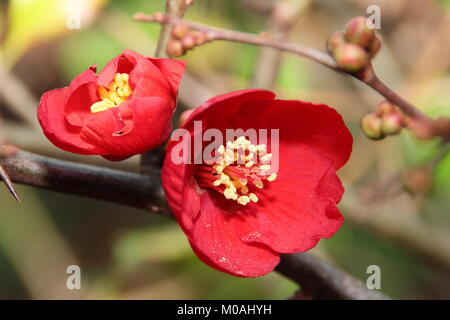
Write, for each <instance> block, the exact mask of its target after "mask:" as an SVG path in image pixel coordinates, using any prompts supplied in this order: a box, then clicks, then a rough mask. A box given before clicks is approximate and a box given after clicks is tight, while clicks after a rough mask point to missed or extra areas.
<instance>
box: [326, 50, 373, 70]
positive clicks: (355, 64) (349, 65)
mask: <svg viewBox="0 0 450 320" xmlns="http://www.w3.org/2000/svg"><path fill="white" fill-rule="evenodd" d="M334 59H335V60H336V62H337V63H338V65H339V66H340V67H341V68H342V69H343V70H344V71H347V72H350V73H356V72H358V71H361V70H362V69H364V68H365V67H366V66H367V65H368V64H369V56H368V55H367V52H366V51H364V49H363V48H361V47H360V46H358V45H356V44H353V43H345V44H342V45H340V46H338V47H337V48H336V50H335V51H334Z"/></svg>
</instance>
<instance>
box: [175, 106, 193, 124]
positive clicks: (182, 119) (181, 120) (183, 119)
mask: <svg viewBox="0 0 450 320" xmlns="http://www.w3.org/2000/svg"><path fill="white" fill-rule="evenodd" d="M193 111H194V110H193V109H189V110H186V111H183V112H182V113H181V114H180V118H179V119H178V126H179V127H182V126H183V125H184V123H185V122H186V120H187V119H188V118H189V116H190V115H191V114H192V112H193Z"/></svg>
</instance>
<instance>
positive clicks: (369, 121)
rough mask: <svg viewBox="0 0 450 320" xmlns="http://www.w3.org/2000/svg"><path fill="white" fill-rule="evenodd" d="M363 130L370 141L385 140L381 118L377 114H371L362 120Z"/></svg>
mask: <svg viewBox="0 0 450 320" xmlns="http://www.w3.org/2000/svg"><path fill="white" fill-rule="evenodd" d="M361 129H362V132H363V133H364V135H365V136H366V137H367V138H369V139H372V140H380V139H383V138H384V134H383V130H382V121H381V118H380V117H378V116H377V114H375V113H369V114H368V115H366V116H365V117H364V118H362V119H361Z"/></svg>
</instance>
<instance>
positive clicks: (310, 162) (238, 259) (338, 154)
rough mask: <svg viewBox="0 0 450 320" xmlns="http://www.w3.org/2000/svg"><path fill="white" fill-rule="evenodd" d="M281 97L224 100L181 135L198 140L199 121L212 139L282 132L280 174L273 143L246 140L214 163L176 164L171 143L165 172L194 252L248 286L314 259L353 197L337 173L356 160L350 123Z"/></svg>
mask: <svg viewBox="0 0 450 320" xmlns="http://www.w3.org/2000/svg"><path fill="white" fill-rule="evenodd" d="M274 98H275V96H274V94H273V93H272V92H270V91H264V90H244V91H238V92H232V93H229V94H225V95H221V96H217V97H215V98H213V99H211V100H209V101H207V102H206V103H205V104H203V105H202V106H200V107H199V108H197V109H195V110H194V111H193V113H192V114H191V115H190V117H189V118H188V119H187V120H186V121H185V122H184V123H183V126H182V128H183V129H185V131H184V133H182V135H181V136H182V141H183V142H184V141H185V140H184V139H185V138H186V139H189V140H186V141H189V142H192V141H195V140H196V138H195V137H194V134H193V133H194V125H195V124H194V121H201V123H202V130H203V131H205V130H206V129H210V128H216V129H218V130H220V132H222V133H223V134H224V132H225V131H226V129H238V128H241V129H243V130H247V129H250V128H254V129H256V130H259V129H269V130H270V129H279V152H278V154H277V155H276V156H278V160H279V165H278V167H279V169H278V172H276V173H274V172H271V168H270V165H267V161H268V160H269V158H270V155H269V156H268V155H267V154H268V153H269V152H271V151H274V150H273V147H272V143H271V141H270V139H269V140H268V142H267V144H266V145H253V144H252V145H250V142H249V141H248V140H247V139H246V138H245V137H246V136H245V137H244V136H242V137H239V138H237V139H235V140H233V141H231V140H229V141H224V142H227V143H228V147H229V148H230V150H231V153H227V152H228V151H224V147H220V148H218V149H217V152H216V153H215V154H214V152H212V153H211V155H213V156H214V155H215V156H217V157H218V162H216V163H215V164H207V163H206V161H203V162H202V163H201V164H200V163H199V164H185V163H182V164H176V163H177V161H178V160H177V161H175V160H174V158H173V157H174V155H173V154H172V153H176V152H178V151H179V148H178V147H179V145H178V142H176V141H171V142H169V145H168V149H167V155H166V158H165V162H164V167H163V170H162V182H163V186H164V190H165V192H166V196H167V200H168V203H169V205H170V207H171V209H172V210H173V213H174V215H175V217H176V219H177V221H178V223H179V224H180V226H181V228H182V229H183V231H184V232H185V233H186V235H187V237H188V239H189V242H190V244H191V246H192V248H193V250H194V252H195V253H196V254H197V255H198V257H199V258H200V259H201V260H202V261H203V262H205V263H206V264H208V265H210V266H212V267H213V268H215V269H217V270H220V271H223V272H226V273H230V274H233V275H237V276H242V277H257V276H261V275H264V274H267V273H268V272H270V271H272V270H273V269H274V268H275V266H276V265H277V264H278V262H279V255H280V254H281V253H294V252H304V251H307V250H309V249H311V248H313V247H314V246H315V245H316V244H317V242H318V241H319V240H320V239H321V238H328V237H330V236H332V235H333V234H334V233H335V232H336V231H337V230H338V229H339V227H340V226H341V224H342V222H343V218H342V216H341V214H340V212H339V210H338V208H337V206H336V204H337V203H338V202H339V201H340V199H341V197H342V194H343V192H344V189H343V187H342V184H341V182H340V180H339V178H338V177H337V175H336V170H338V169H339V168H340V167H342V166H343V165H344V164H345V163H346V162H347V160H348V158H349V157H350V153H351V148H352V136H351V134H350V133H349V131H348V129H347V128H346V126H345V124H344V122H343V121H342V118H341V116H340V115H339V114H338V113H337V112H336V111H335V110H334V109H331V108H329V107H327V106H325V105H316V104H312V103H307V102H302V101H288V100H275V99H274ZM239 145H241V146H243V147H242V148H240V151H239V152H242V150H247V151H245V152H244V154H243V156H244V157H245V160H244V163H245V164H237V163H236V162H233V161H235V160H237V159H239V155H241V156H242V153H240V154H239V153H237V150H238V148H237V146H239ZM204 148H205V145H203V147H202V149H203V150H206V149H204ZM250 151H251V152H256V153H258V154H259V155H258V157H260V159H262V161H261V162H262V163H263V164H257V163H256V162H254V161H253V160H254V159H253V158H252V157H251V156H249V154H250ZM180 154H181V155H183V156H184V155H186V154H187V153H186V154H185V151H184V150H183V151H182V152H181V153H180ZM194 156H196V155H195V154H193V156H191V158H193V157H194ZM274 156H275V154H274ZM227 157H228V158H229V157H231V160H230V159H229V160H230V161H228V162H227V161H226V159H227ZM188 158H189V156H188ZM224 159H225V160H224ZM252 159H253V160H252ZM272 162H273V160H272ZM264 163H265V164H264Z"/></svg>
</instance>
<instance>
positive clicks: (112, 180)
mask: <svg viewBox="0 0 450 320" xmlns="http://www.w3.org/2000/svg"><path fill="white" fill-rule="evenodd" d="M0 165H2V166H3V167H4V168H5V170H6V171H7V172H8V174H9V176H10V177H11V179H12V180H13V181H15V182H17V183H22V184H27V185H31V186H35V187H39V188H44V189H48V190H54V191H60V192H65V193H70V194H76V195H80V196H85V197H88V198H93V199H98V200H104V201H108V202H113V203H118V204H123V205H128V206H133V207H138V208H143V209H147V210H150V211H152V212H155V213H158V214H163V215H164V214H166V215H167V214H169V213H168V210H167V209H165V207H164V199H163V193H162V190H161V184H160V180H159V177H154V176H149V175H142V174H138V173H131V172H125V171H120V170H114V169H108V168H103V167H97V166H92V165H85V164H78V163H74V162H69V161H62V160H57V159H52V158H47V157H43V156H39V155H36V154H33V153H29V152H26V151H21V150H18V149H17V148H16V147H13V146H0Z"/></svg>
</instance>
